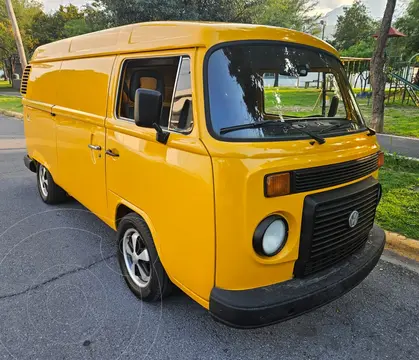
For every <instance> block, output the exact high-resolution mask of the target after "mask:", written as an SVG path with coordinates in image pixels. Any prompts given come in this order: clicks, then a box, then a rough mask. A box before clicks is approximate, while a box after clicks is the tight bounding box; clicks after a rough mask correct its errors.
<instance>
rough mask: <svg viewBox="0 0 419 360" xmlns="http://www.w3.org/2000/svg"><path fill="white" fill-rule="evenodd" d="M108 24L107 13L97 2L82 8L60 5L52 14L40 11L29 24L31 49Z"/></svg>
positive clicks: (96, 29) (104, 26) (95, 29)
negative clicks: (30, 24)
mask: <svg viewBox="0 0 419 360" xmlns="http://www.w3.org/2000/svg"><path fill="white" fill-rule="evenodd" d="M109 24H110V20H109V18H108V14H107V13H106V12H105V11H103V8H101V5H100V4H99V3H97V2H94V3H93V4H91V5H86V6H84V7H82V8H78V7H77V6H74V5H71V4H70V5H67V6H63V5H61V6H60V7H59V8H58V10H57V11H55V12H54V13H52V14H45V13H43V12H41V13H39V14H37V15H36V16H35V19H34V21H33V23H32V26H31V33H32V38H33V44H32V45H33V46H32V47H31V51H34V50H35V48H36V47H38V46H40V45H43V44H47V43H50V42H53V41H57V40H60V39H65V38H68V37H72V36H77V35H82V34H85V33H88V32H92V31H98V30H102V29H105V28H107V27H108V26H109Z"/></svg>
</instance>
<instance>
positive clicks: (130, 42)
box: [31, 21, 339, 62]
mask: <svg viewBox="0 0 419 360" xmlns="http://www.w3.org/2000/svg"><path fill="white" fill-rule="evenodd" d="M238 40H279V41H285V42H291V43H298V44H303V45H309V46H313V47H317V48H320V49H323V50H325V51H327V52H329V53H332V54H334V55H335V56H339V54H338V52H337V51H336V50H335V49H334V48H333V47H332V46H330V45H329V44H327V43H326V42H325V41H322V40H320V39H318V38H316V37H313V36H311V35H308V34H305V33H302V32H298V31H294V30H289V29H284V28H278V27H272V26H262V25H247V24H230V23H210V22H184V21H178V22H174V21H162V22H145V23H139V24H133V25H126V26H121V27H117V28H112V29H107V30H102V31H98V32H94V33H90V34H86V35H81V36H76V37H73V38H69V39H64V40H59V41H56V42H53V43H50V44H47V45H43V46H40V47H39V48H38V49H36V51H35V53H34V55H33V57H32V61H31V62H45V61H59V60H63V59H70V58H80V57H93V56H103V55H111V54H122V53H132V52H145V51H154V50H168V49H182V48H195V47H207V48H209V47H211V46H213V45H215V44H218V43H221V42H227V41H238Z"/></svg>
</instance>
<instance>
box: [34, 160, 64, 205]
mask: <svg viewBox="0 0 419 360" xmlns="http://www.w3.org/2000/svg"><path fill="white" fill-rule="evenodd" d="M37 183H38V190H39V195H41V199H42V201H43V202H44V203H46V204H50V205H51V204H58V203H61V202H63V201H65V200H66V199H67V193H66V192H65V191H64V190H63V189H62V188H61V187H59V186H58V185H57V184H56V183H55V182H54V179H53V178H52V176H51V173H50V172H49V171H48V169H47V168H46V167H45V166H44V165H41V164H39V165H38V170H37Z"/></svg>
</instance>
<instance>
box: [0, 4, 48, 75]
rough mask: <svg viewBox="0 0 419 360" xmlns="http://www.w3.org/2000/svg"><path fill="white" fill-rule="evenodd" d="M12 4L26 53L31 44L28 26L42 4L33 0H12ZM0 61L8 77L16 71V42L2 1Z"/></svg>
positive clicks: (0, 7) (0, 14)
mask: <svg viewBox="0 0 419 360" xmlns="http://www.w3.org/2000/svg"><path fill="white" fill-rule="evenodd" d="M12 4H13V8H14V10H15V15H16V19H17V22H18V24H19V28H20V32H21V35H22V40H23V45H24V48H25V50H26V52H27V53H28V49H30V48H31V47H32V44H33V38H32V35H31V31H30V28H31V25H32V22H33V20H34V17H35V16H37V14H39V13H42V4H41V3H40V2H38V1H35V0H13V1H12ZM0 63H1V65H0V66H3V69H4V71H5V74H6V76H7V77H8V78H9V79H10V78H11V76H12V74H14V73H15V72H17V71H18V70H17V69H16V65H17V64H18V63H19V57H18V56H17V48H16V42H15V40H14V37H13V31H12V26H11V23H10V20H9V17H8V14H7V10H6V6H5V3H4V1H1V2H0Z"/></svg>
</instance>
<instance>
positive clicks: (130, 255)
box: [122, 228, 151, 287]
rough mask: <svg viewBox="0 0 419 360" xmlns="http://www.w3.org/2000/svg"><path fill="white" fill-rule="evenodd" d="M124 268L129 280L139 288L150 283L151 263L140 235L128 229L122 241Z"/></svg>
mask: <svg viewBox="0 0 419 360" xmlns="http://www.w3.org/2000/svg"><path fill="white" fill-rule="evenodd" d="M122 251H123V254H124V260H125V266H126V267H127V270H128V274H129V276H130V277H131V279H132V280H133V281H134V282H135V284H136V285H138V286H139V287H145V286H147V285H148V283H149V282H150V276H151V263H150V256H149V254H148V250H147V248H146V245H145V242H144V240H143V239H142V237H141V235H140V233H139V232H138V231H137V230H135V229H132V228H131V229H128V230H127V231H126V232H125V234H124V238H123V241H122Z"/></svg>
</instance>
